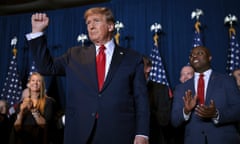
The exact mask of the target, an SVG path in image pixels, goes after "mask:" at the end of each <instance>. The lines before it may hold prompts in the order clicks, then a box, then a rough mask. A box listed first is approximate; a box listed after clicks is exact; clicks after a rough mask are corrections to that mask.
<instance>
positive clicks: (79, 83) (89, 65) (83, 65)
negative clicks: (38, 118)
mask: <svg viewBox="0 0 240 144" xmlns="http://www.w3.org/2000/svg"><path fill="white" fill-rule="evenodd" d="M46 45H47V43H46V37H45V36H41V37H39V38H37V39H34V40H31V41H29V46H30V49H31V50H32V53H33V57H34V58H35V60H36V64H37V66H38V68H39V71H40V72H41V73H42V74H50V75H65V76H66V82H67V89H66V91H67V94H66V125H65V137H64V142H65V144H86V141H87V139H88V138H89V135H90V133H91V130H92V128H93V125H94V121H95V114H96V112H97V113H98V115H99V117H98V120H97V127H96V133H95V137H94V141H93V143H97V144H132V143H133V139H134V137H135V135H137V134H141V135H146V136H148V133H149V106H148V97H147V88H146V80H145V77H144V72H143V61H142V56H141V55H140V54H138V53H136V52H134V51H132V50H130V49H124V48H121V47H118V46H116V47H115V50H114V53H113V57H112V61H111V65H110V69H109V72H108V75H107V77H106V80H105V82H104V86H103V89H102V91H101V92H99V91H98V82H97V73H96V48H95V46H94V45H91V46H90V47H74V48H70V49H69V50H68V51H67V53H65V54H64V55H63V56H61V57H58V58H55V59H53V58H52V57H51V56H50V54H49V51H48V50H47V48H46V47H47V46H46Z"/></svg>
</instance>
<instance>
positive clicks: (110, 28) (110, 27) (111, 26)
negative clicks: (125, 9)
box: [108, 24, 114, 32]
mask: <svg viewBox="0 0 240 144" xmlns="http://www.w3.org/2000/svg"><path fill="white" fill-rule="evenodd" d="M108 31H110V32H112V31H114V24H109V25H108Z"/></svg>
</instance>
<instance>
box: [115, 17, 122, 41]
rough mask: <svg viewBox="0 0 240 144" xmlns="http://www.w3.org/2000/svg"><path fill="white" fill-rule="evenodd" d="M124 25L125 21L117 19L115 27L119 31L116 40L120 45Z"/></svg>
mask: <svg viewBox="0 0 240 144" xmlns="http://www.w3.org/2000/svg"><path fill="white" fill-rule="evenodd" d="M123 27H124V25H123V23H122V22H120V21H117V22H116V23H115V29H116V30H117V33H116V34H115V37H114V38H115V41H116V43H117V45H119V43H120V32H119V31H120V29H122V28H123Z"/></svg>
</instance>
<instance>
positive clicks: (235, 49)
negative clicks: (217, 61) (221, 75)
mask: <svg viewBox="0 0 240 144" xmlns="http://www.w3.org/2000/svg"><path fill="white" fill-rule="evenodd" d="M239 68H240V48H239V43H238V41H237V38H236V35H235V34H232V35H231V36H230V40H229V49H228V56H227V67H226V69H227V73H228V74H229V75H231V74H232V72H233V71H234V70H235V69H239Z"/></svg>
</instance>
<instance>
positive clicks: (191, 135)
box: [171, 71, 240, 144]
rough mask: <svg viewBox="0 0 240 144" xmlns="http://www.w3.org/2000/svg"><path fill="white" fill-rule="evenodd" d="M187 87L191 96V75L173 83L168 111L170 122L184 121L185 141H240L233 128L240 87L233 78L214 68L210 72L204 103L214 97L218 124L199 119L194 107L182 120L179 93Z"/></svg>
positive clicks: (223, 143) (238, 111) (239, 110)
mask: <svg viewBox="0 0 240 144" xmlns="http://www.w3.org/2000/svg"><path fill="white" fill-rule="evenodd" d="M188 89H190V90H191V91H192V92H193V93H192V95H193V96H194V95H195V90H194V78H192V79H190V80H188V81H187V82H185V83H183V84H180V85H178V86H177V87H176V89H175V91H174V99H173V107H172V113H171V116H172V119H171V122H172V124H173V126H175V127H177V126H180V125H182V124H183V125H185V137H184V139H185V140H184V141H185V144H240V137H239V134H238V133H237V129H236V122H237V121H239V120H240V91H239V90H238V88H237V85H236V82H235V81H234V79H233V78H231V77H229V76H227V75H222V74H219V73H216V72H214V71H213V72H212V74H211V76H210V79H209V83H208V87H207V92H206V100H205V105H209V104H210V100H211V99H212V100H214V102H215V105H216V108H217V109H218V111H219V123H218V124H214V122H213V120H212V119H210V120H203V119H200V118H199V117H198V116H197V115H196V114H195V113H194V111H192V112H191V115H190V119H189V120H188V121H185V119H184V117H183V107H184V102H183V99H182V97H183V96H184V95H185V91H187V90H188Z"/></svg>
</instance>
